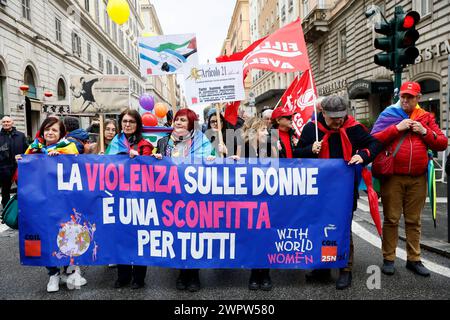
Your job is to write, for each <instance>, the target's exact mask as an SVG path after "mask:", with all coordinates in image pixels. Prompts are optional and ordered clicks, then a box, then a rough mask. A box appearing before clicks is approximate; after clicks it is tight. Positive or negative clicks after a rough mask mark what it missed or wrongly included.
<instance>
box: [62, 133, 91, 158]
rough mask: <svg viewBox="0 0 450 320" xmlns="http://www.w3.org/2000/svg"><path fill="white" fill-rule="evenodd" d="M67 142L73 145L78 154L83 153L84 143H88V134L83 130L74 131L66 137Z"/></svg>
mask: <svg viewBox="0 0 450 320" xmlns="http://www.w3.org/2000/svg"><path fill="white" fill-rule="evenodd" d="M66 138H67V140H69V141H71V142H73V143H75V145H76V146H77V149H78V153H79V154H82V153H84V143H87V142H88V141H89V134H88V133H87V132H86V130H84V129H76V130H73V131H72V132H70V133H68V134H67V135H66Z"/></svg>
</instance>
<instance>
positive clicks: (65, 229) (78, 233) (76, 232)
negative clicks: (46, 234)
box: [52, 208, 98, 265]
mask: <svg viewBox="0 0 450 320" xmlns="http://www.w3.org/2000/svg"><path fill="white" fill-rule="evenodd" d="M72 211H73V214H71V215H70V220H69V221H67V222H64V223H61V224H60V225H59V230H58V235H57V237H56V244H57V246H58V249H59V251H54V252H53V253H52V256H54V257H56V258H57V259H65V258H69V259H70V265H73V264H75V261H74V258H76V257H79V256H81V255H83V254H84V253H86V251H88V249H89V247H90V246H91V243H93V246H92V247H93V249H92V260H93V261H95V260H97V250H98V245H97V244H96V242H95V241H94V233H95V231H96V229H97V228H96V226H95V223H93V224H91V223H90V222H89V221H87V220H85V219H83V215H82V214H81V213H80V212H77V210H76V209H75V208H73V209H72Z"/></svg>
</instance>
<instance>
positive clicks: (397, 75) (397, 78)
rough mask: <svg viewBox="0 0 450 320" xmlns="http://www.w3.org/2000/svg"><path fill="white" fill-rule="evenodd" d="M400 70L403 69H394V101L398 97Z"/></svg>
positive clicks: (400, 83)
mask: <svg viewBox="0 0 450 320" xmlns="http://www.w3.org/2000/svg"><path fill="white" fill-rule="evenodd" d="M402 72H403V69H399V70H396V71H395V74H394V103H397V101H398V100H399V99H400V86H401V85H402Z"/></svg>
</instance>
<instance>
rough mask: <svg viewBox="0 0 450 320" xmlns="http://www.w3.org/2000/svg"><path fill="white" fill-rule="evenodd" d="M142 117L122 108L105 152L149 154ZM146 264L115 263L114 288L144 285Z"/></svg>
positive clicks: (150, 152)
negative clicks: (143, 134) (143, 131)
mask: <svg viewBox="0 0 450 320" xmlns="http://www.w3.org/2000/svg"><path fill="white" fill-rule="evenodd" d="M142 129H143V126H142V118H141V115H140V114H139V112H138V111H136V110H132V109H126V110H124V111H123V112H122V113H121V114H120V116H119V132H120V133H119V134H118V135H116V136H115V137H114V139H113V140H112V141H111V143H110V145H109V147H108V149H107V152H106V154H128V155H129V156H130V158H134V157H136V156H151V155H152V151H153V145H152V144H151V143H150V142H148V141H147V140H146V139H144V137H143V136H142ZM146 274H147V266H139V265H123V264H119V265H117V280H116V282H115V284H114V287H115V288H122V287H125V286H127V285H128V284H129V283H130V282H131V288H132V289H139V288H143V287H144V286H145V276H146Z"/></svg>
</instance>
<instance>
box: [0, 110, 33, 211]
mask: <svg viewBox="0 0 450 320" xmlns="http://www.w3.org/2000/svg"><path fill="white" fill-rule="evenodd" d="M27 147H28V144H27V141H26V137H25V134H23V133H22V132H20V131H17V130H16V128H15V127H14V121H13V119H12V118H11V117H8V116H4V117H3V118H2V129H1V131H0V187H1V188H2V211H3V208H4V207H5V206H6V204H7V203H8V201H9V199H10V195H11V186H12V183H13V177H14V173H15V172H16V168H17V163H16V159H15V156H16V155H18V154H23V153H24V152H25V150H26V149H27Z"/></svg>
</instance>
